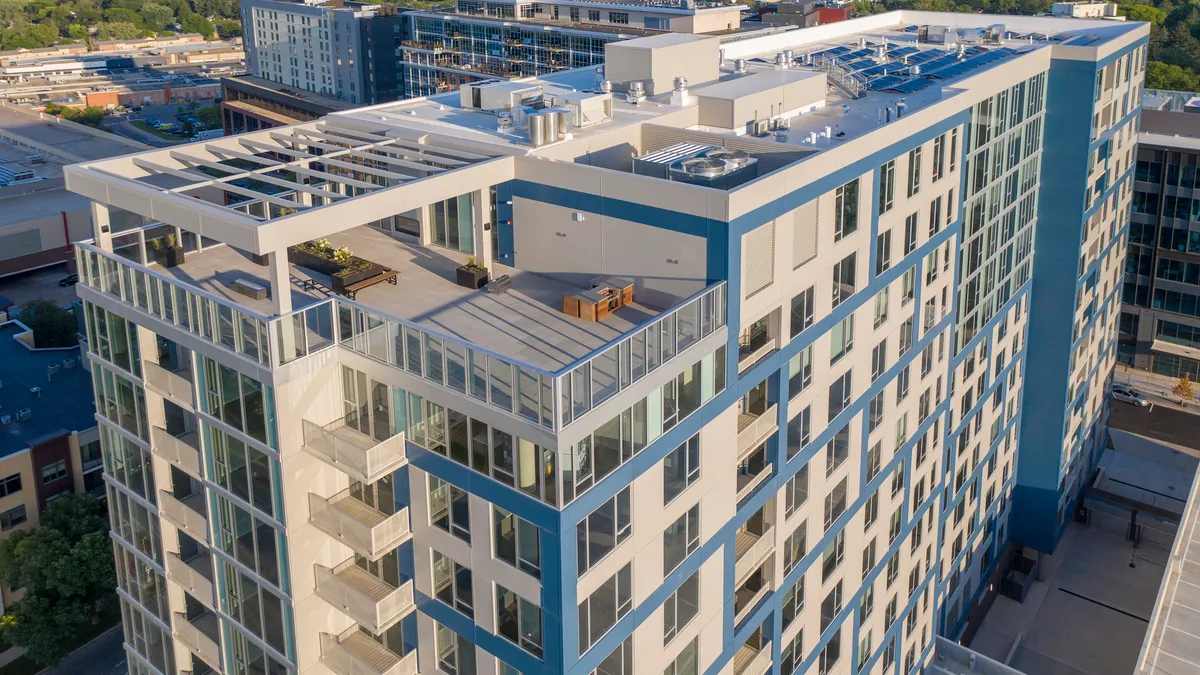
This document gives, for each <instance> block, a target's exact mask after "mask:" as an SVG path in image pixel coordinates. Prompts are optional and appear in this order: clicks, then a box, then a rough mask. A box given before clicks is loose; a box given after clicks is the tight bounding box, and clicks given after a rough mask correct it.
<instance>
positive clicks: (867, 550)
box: [862, 537, 879, 579]
mask: <svg viewBox="0 0 1200 675" xmlns="http://www.w3.org/2000/svg"><path fill="white" fill-rule="evenodd" d="M877 562H879V560H878V558H876V555H875V539H874V537H872V538H871V541H870V543H868V544H867V545H866V546H865V547H864V548H863V552H862V576H863V578H864V579H866V578H867V575H868V574H870V573H871V570H873V569H875V563H877Z"/></svg>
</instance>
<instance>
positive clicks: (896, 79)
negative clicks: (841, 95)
mask: <svg viewBox="0 0 1200 675" xmlns="http://www.w3.org/2000/svg"><path fill="white" fill-rule="evenodd" d="M901 82H904V78H903V77H900V76H899V75H884V76H883V77H877V78H875V79H874V80H871V81H870V82H868V83H867V88H868V89H871V90H874V91H883V90H884V89H887V88H889V87H893V86H895V85H897V84H900V83H901Z"/></svg>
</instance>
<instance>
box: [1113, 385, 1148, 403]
mask: <svg viewBox="0 0 1200 675" xmlns="http://www.w3.org/2000/svg"><path fill="white" fill-rule="evenodd" d="M1112 397H1113V398H1115V399H1116V400H1118V401H1124V402H1126V403H1132V404H1134V405H1136V406H1138V407H1140V408H1145V407H1146V406H1148V405H1150V402H1149V401H1147V400H1146V399H1145V398H1143V397H1142V395H1141V394H1139V393H1138V392H1137V390H1135V389H1130V388H1129V387H1126V386H1125V385H1122V384H1114V385H1113V388H1112Z"/></svg>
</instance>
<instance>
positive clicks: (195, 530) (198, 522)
mask: <svg viewBox="0 0 1200 675" xmlns="http://www.w3.org/2000/svg"><path fill="white" fill-rule="evenodd" d="M158 506H159V508H160V509H161V510H162V516H163V518H166V519H167V520H169V521H171V523H172V524H173V525H175V527H178V528H180V529H182V530H184V531H185V532H187V533H188V534H189V535H191V537H192V539H195V540H196V541H203V542H209V541H210V540H209V538H208V516H207V515H206V514H207V513H208V509H206V508H205V506H204V495H203V494H202V493H199V492H197V493H194V494H192V495H189V496H188V497H185V498H183V499H177V498H176V497H175V495H173V494H171V493H170V492H169V491H167V490H159V491H158Z"/></svg>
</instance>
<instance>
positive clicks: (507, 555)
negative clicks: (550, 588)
mask: <svg viewBox="0 0 1200 675" xmlns="http://www.w3.org/2000/svg"><path fill="white" fill-rule="evenodd" d="M492 518H493V523H494V527H495V546H496V557H497V558H499V559H501V560H503V561H505V562H507V563H508V564H510V565H512V566H513V567H516V568H517V569H519V570H521V571H523V572H525V573H527V574H531V575H533V576H534V577H537V578H539V579H540V578H541V576H542V549H541V532H540V531H539V530H538V528H537V526H536V525H534V524H533V523H531V522H529V521H528V520H525V519H524V518H521V517H520V516H516V515H513V514H512V513H509V512H508V511H505V510H504V509H502V508H500V507H499V506H493V507H492Z"/></svg>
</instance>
